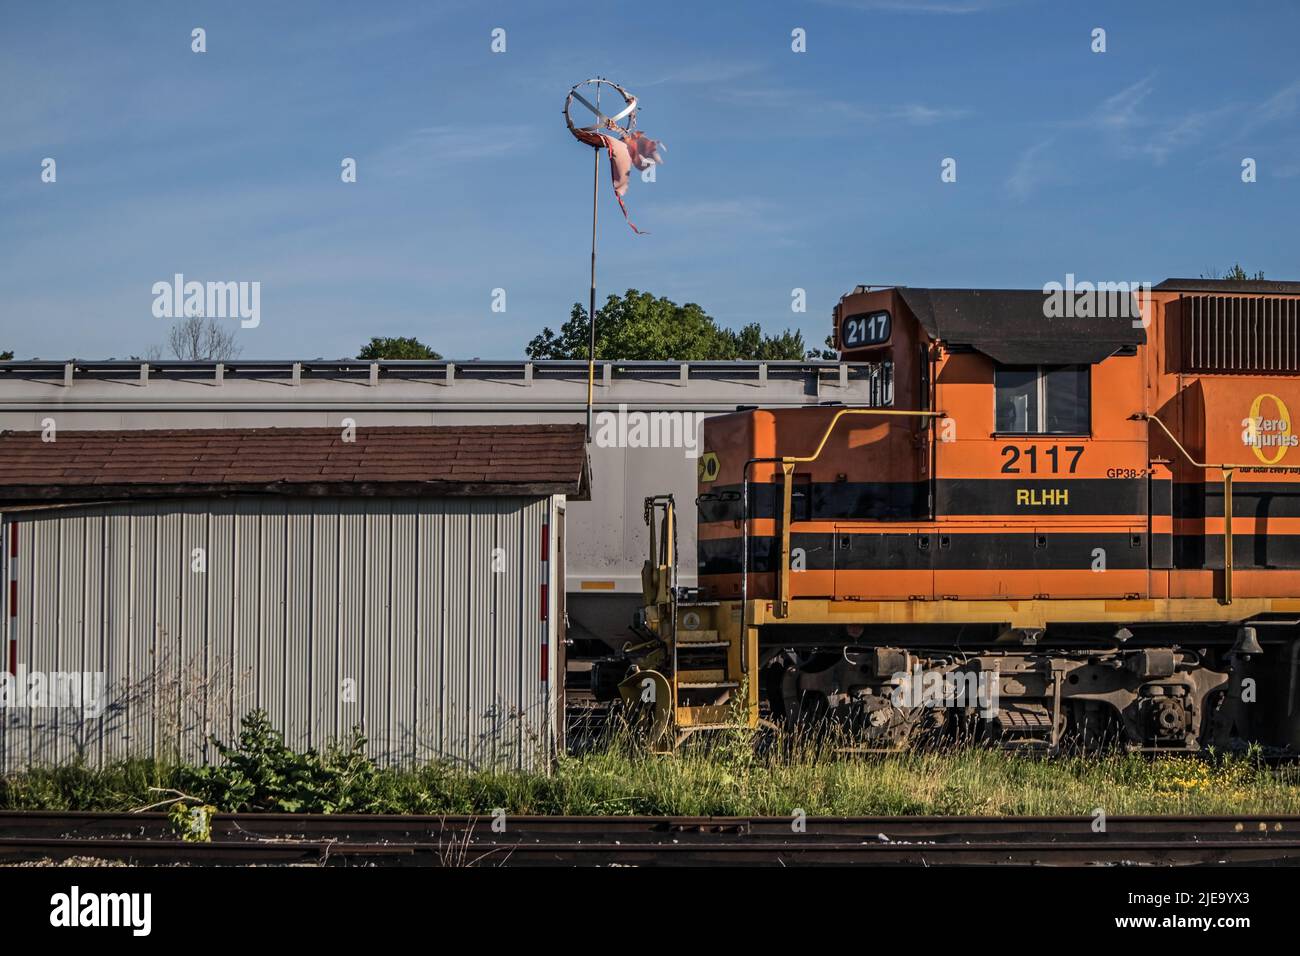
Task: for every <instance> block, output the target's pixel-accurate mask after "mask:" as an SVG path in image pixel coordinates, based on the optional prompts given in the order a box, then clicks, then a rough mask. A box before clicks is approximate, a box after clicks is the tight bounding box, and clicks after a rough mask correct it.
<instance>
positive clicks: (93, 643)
mask: <svg viewBox="0 0 1300 956" xmlns="http://www.w3.org/2000/svg"><path fill="white" fill-rule="evenodd" d="M566 428H568V429H569V430H572V429H571V427H566ZM436 430H437V429H428V431H436ZM577 432H578V435H579V439H581V430H580V429H578V430H577ZM137 434H139V433H137ZM59 444H62V442H60V443H59ZM2 445H3V442H0V446H2ZM576 454H577V455H579V456H581V457H582V458H585V452H584V451H583V449H582V445H581V441H579V444H578V445H577V448H576ZM50 460H53V459H52V458H51V459H50ZM30 464H31V463H30V462H29V463H28V467H30ZM571 464H572V462H570V463H569V464H566V465H565V468H566V469H569V470H572V469H571V468H569V465H571ZM5 469H6V465H5V464H4V463H3V462H0V485H4V484H5V483H6V482H9V481H10V479H12V478H13V475H9V476H8V477H6V475H5ZM579 470H581V468H580V469H579ZM29 477H30V476H29ZM10 486H11V487H13V483H12V482H10ZM82 494H83V496H89V495H90V494H91V492H90V491H89V490H83V492H82ZM564 500H565V499H564V496H563V495H562V494H546V495H542V494H537V493H533V494H529V495H495V496H481V495H480V496H448V495H445V494H432V495H430V494H424V495H411V494H407V495H404V496H403V495H398V494H393V493H389V494H383V493H379V494H376V493H375V490H374V489H372V490H370V491H369V492H368V493H365V494H359V495H354V496H340V495H336V494H315V495H304V494H294V493H289V494H284V493H281V494H274V495H271V494H244V495H228V496H222V497H215V496H206V497H193V496H189V497H179V498H157V499H148V500H127V501H114V502H93V503H71V502H69V503H66V504H45V505H43V506H39V507H34V508H33V507H29V508H21V509H19V508H15V507H14V506H12V505H10V506H8V510H6V511H5V512H4V513H3V516H2V517H0V530H2V531H3V539H2V540H3V541H4V542H5V545H6V547H5V548H4V553H5V576H6V577H8V578H11V579H12V581H13V582H14V583H13V585H12V587H11V588H9V589H6V591H5V592H4V601H3V603H4V616H5V617H4V619H5V620H7V621H8V622H9V625H10V637H11V638H12V639H13V640H14V643H13V644H12V645H11V648H10V650H11V655H12V656H11V658H10V662H9V664H10V669H12V670H15V671H16V672H18V673H19V674H20V675H30V674H31V673H33V672H37V673H40V674H42V675H47V676H48V675H54V674H81V673H82V672H85V673H89V674H100V675H102V684H101V685H100V688H99V693H98V694H91V695H87V699H83V700H80V701H73V699H72V698H71V697H69V698H67V699H65V700H64V701H63V703H64V704H69V703H76V704H79V706H48V705H50V704H55V703H59V701H56V700H50V699H47V700H46V701H44V704H45V706H36V707H33V706H8V707H4V708H3V709H0V767H3V768H5V769H14V768H17V767H22V766H26V765H30V764H45V763H62V762H67V761H69V760H73V759H84V760H86V761H87V762H89V763H91V764H92V765H93V764H99V763H101V762H102V761H105V760H111V759H115V758H120V757H124V756H128V755H156V756H163V757H170V756H178V757H180V758H182V759H187V760H203V759H210V758H211V757H212V756H213V750H212V748H211V745H210V744H209V743H208V738H209V736H210V735H213V734H215V735H217V736H218V737H219V738H221V739H225V740H229V739H231V738H232V737H233V736H234V734H235V731H236V729H237V725H238V721H239V718H240V717H241V716H242V715H243V714H245V713H247V712H248V711H250V710H253V709H255V708H262V709H265V710H266V711H267V712H268V713H269V714H270V716H271V719H272V721H273V723H275V724H276V726H278V727H280V728H281V729H283V730H284V731H285V733H286V739H287V740H288V741H289V743H290V744H292V745H293V746H295V747H305V746H316V747H320V746H323V745H325V744H327V743H328V742H329V741H331V740H335V739H341V738H345V737H346V736H347V735H348V733H349V731H350V728H352V727H353V726H356V725H359V726H361V727H362V729H363V730H364V732H365V733H366V735H367V736H368V738H369V741H370V743H369V746H370V750H371V753H372V754H374V755H375V756H376V757H377V758H378V759H380V760H382V761H383V762H386V763H397V762H402V763H411V762H423V761H428V760H431V759H446V760H451V761H454V762H457V763H462V764H470V765H477V766H482V765H509V766H530V765H534V764H536V763H537V762H539V761H544V760H545V759H547V758H548V757H549V756H550V755H551V754H553V753H554V752H555V748H556V747H557V746H558V745H559V744H560V737H561V720H562V704H563V701H562V693H563V688H562V683H563V682H562V674H563V658H562V654H560V653H558V650H559V646H560V645H559V641H560V639H561V637H562V631H561V629H560V624H561V623H562V619H563V611H562V593H563V590H562V585H561V584H560V583H559V579H558V577H557V571H558V567H559V565H560V563H561V562H560V561H559V560H558V558H559V555H558V553H557V547H556V546H557V540H558V539H559V536H560V526H561V523H562V521H563V512H564ZM7 656H9V655H7ZM51 679H53V678H51ZM47 683H48V681H47ZM28 686H29V689H30V688H31V686H32V685H30V683H29V684H28ZM88 686H89V685H88ZM11 687H12V681H11ZM30 698H31V695H30V694H28V700H27V701H25V702H26V703H35V701H33V700H31V699H30ZM10 703H11V704H12V703H13V701H10ZM96 711H99V712H98V713H97V712H96Z"/></svg>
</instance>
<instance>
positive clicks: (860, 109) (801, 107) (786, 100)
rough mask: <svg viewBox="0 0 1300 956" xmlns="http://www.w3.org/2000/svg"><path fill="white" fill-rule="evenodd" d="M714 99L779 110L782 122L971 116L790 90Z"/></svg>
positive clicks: (927, 121)
mask: <svg viewBox="0 0 1300 956" xmlns="http://www.w3.org/2000/svg"><path fill="white" fill-rule="evenodd" d="M715 96H716V98H717V99H719V100H722V101H723V102H727V103H731V104H733V105H735V106H739V107H746V106H747V107H751V108H755V109H764V110H772V111H780V112H781V113H783V114H784V116H785V118H786V119H798V118H800V117H803V118H824V117H827V116H834V117H835V118H836V119H841V120H851V121H853V122H855V123H887V122H903V123H907V124H908V125H911V126H930V125H932V124H934V123H939V122H944V121H946V120H953V119H961V118H962V117H965V116H969V115H971V114H970V111H969V110H965V109H954V108H951V107H936V106H928V105H926V104H924V103H901V104H898V105H894V106H881V105H878V104H871V103H854V102H852V101H850V100H845V99H837V98H834V97H826V96H823V95H820V94H818V93H815V92H813V91H811V90H798V89H792V88H790V87H744V88H736V89H726V90H721V91H718V92H717V93H716V94H715Z"/></svg>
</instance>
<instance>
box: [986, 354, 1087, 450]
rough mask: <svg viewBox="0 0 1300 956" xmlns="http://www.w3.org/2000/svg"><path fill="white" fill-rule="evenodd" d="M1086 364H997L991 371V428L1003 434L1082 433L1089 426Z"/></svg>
mask: <svg viewBox="0 0 1300 956" xmlns="http://www.w3.org/2000/svg"><path fill="white" fill-rule="evenodd" d="M1090 369H1091V367H1090V366H1088V365H999V366H997V368H996V369H995V370H994V373H993V390H994V395H995V398H994V403H995V404H994V409H995V412H996V415H995V419H996V424H995V426H994V427H995V428H996V429H997V432H998V433H999V434H1007V435H1086V434H1088V431H1089V429H1090V426H1091V421H1092V416H1091V404H1092V389H1091V382H1090V376H1089V373H1090Z"/></svg>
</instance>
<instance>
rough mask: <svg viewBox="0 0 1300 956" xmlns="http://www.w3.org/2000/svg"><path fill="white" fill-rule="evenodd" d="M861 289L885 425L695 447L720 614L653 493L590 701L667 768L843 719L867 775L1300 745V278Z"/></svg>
mask: <svg viewBox="0 0 1300 956" xmlns="http://www.w3.org/2000/svg"><path fill="white" fill-rule="evenodd" d="M1061 305H1062V299H1061V292H1060V291H1059V287H1058V290H1057V291H1054V292H1044V291H1042V290H985V289H919V288H910V287H881V286H859V287H857V288H855V289H854V290H853V291H852V292H850V293H848V294H846V295H845V296H843V297H842V298H841V300H840V302H839V304H838V305H837V306H836V308H835V310H834V323H835V325H834V328H835V331H834V337H835V340H836V342H835V344H836V346H837V348H838V349H839V350H840V352H841V355H842V357H843V358H844V360H846V361H862V362H870V363H875V364H877V365H878V366H879V377H880V380H881V381H882V382H883V383H884V387H883V388H881V389H880V390H879V392H878V395H877V396H876V397H874V398H873V400H872V401H871V402H870V403H869V404H867V405H854V406H847V405H842V404H838V403H831V404H826V405H817V406H808V407H802V408H770V409H765V408H762V407H740V408H738V409H737V410H736V411H735V413H733V414H728V415H723V416H718V417H715V418H711V419H709V420H708V421H707V422H706V423H705V425H704V437H703V454H702V455H701V456H700V459H699V464H698V497H697V498H696V500H695V503H694V504H695V507H696V509H697V515H696V517H697V520H698V537H697V540H696V541H695V542H694V547H695V548H696V550H697V560H698V587H693V588H687V587H683V586H680V585H679V583H678V581H677V579H676V569H677V567H678V563H679V557H678V545H679V542H678V540H677V537H678V536H677V509H678V508H679V507H682V504H681V503H679V502H677V501H676V500H675V499H674V498H673V497H672V496H668V495H662V496H656V497H653V498H648V499H647V500H646V502H645V519H646V521H647V523H648V524H650V527H651V536H650V542H651V543H650V551H651V553H650V556H649V560H648V561H647V562H646V565H645V569H644V572H643V582H642V583H643V590H644V594H643V604H644V606H643V607H642V609H641V610H640V611H639V612H638V614H637V617H636V620H635V622H634V624H633V628H632V630H633V636H632V637H631V639H630V640H629V641H628V642H627V644H626V645H625V646H624V647H623V649H622V652H621V653H619V654H616V655H613V656H610V657H607V658H605V659H602V660H600V661H598V662H597V663H596V665H595V667H594V668H593V675H592V681H593V689H594V691H595V693H596V694H597V696H598V697H600V698H605V699H611V700H622V701H623V702H625V703H626V704H628V705H633V706H640V707H643V708H646V707H648V709H649V710H650V713H651V715H652V718H651V719H652V727H653V731H652V733H653V736H654V739H655V741H656V743H657V745H659V746H662V747H672V746H673V745H675V744H676V743H679V742H681V741H682V740H683V739H685V738H686V737H687V736H689V735H691V734H693V733H696V732H700V731H707V730H717V729H722V728H727V727H735V726H747V727H755V726H758V725H759V724H773V725H786V726H793V727H799V726H807V725H813V726H824V725H826V723H827V722H834V723H837V724H839V725H841V726H843V727H846V728H849V729H851V730H852V732H853V733H854V734H856V735H858V737H859V739H860V740H861V744H862V746H863V747H864V748H867V749H875V748H880V749H890V748H896V747H899V746H904V745H906V744H908V743H909V742H911V741H916V740H918V739H924V738H926V737H928V736H934V735H940V736H943V735H950V734H972V735H974V736H975V737H977V738H978V739H983V740H988V741H992V742H995V743H997V744H999V745H1001V746H1006V747H1023V748H1037V749H1045V750H1057V749H1060V748H1062V747H1064V746H1072V745H1079V746H1122V747H1125V748H1129V749H1133V750H1143V751H1190V750H1199V749H1203V748H1209V747H1214V748H1223V749H1227V748H1233V747H1240V746H1243V745H1244V744H1246V743H1247V742H1257V743H1260V744H1264V745H1267V746H1269V747H1272V748H1277V749H1279V750H1284V751H1285V750H1294V749H1297V748H1300V450H1296V446H1297V445H1298V444H1300V428H1296V427H1295V425H1294V423H1293V421H1292V419H1291V415H1290V410H1291V409H1293V408H1295V409H1300V282H1237V281H1214V280H1184V279H1169V280H1166V281H1164V282H1162V283H1160V284H1159V285H1156V286H1154V287H1152V286H1146V287H1143V288H1139V289H1138V291H1137V292H1136V293H1133V294H1130V293H1128V292H1124V293H1122V294H1118V295H1117V294H1115V293H1113V292H1109V293H1104V294H1098V293H1097V292H1096V291H1095V290H1089V289H1085V288H1084V287H1082V286H1080V287H1078V288H1075V289H1071V290H1069V291H1067V292H1066V293H1065V302H1064V306H1065V307H1064V308H1062V307H1061Z"/></svg>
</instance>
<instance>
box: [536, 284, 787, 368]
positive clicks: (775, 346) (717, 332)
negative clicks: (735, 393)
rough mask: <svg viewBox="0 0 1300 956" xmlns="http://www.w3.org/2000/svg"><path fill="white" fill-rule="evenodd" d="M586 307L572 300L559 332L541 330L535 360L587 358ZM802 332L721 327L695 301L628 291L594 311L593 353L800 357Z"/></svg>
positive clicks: (688, 358)
mask: <svg viewBox="0 0 1300 956" xmlns="http://www.w3.org/2000/svg"><path fill="white" fill-rule="evenodd" d="M589 335H590V332H589V330H588V325H587V310H586V309H584V308H583V307H582V305H581V304H580V303H574V306H573V311H572V312H571V313H570V314H569V321H567V322H565V323H564V325H562V326H561V327H560V331H559V333H558V334H557V333H556V332H554V331H552V330H551V329H550V328H544V329H542V331H541V334H540V335H537V336H535V337H534V338H533V340H532V341H531V342H529V343H528V348H527V353H528V357H529V358H533V359H585V358H586V357H587V348H588V337H589ZM804 352H805V349H804V342H803V334H802V333H801V332H799V331H798V330H795V331H791V330H789V329H787V330H785V331H784V332H782V333H781V334H780V335H764V334H763V329H762V327H761V326H760V325H759V324H758V323H757V322H752V323H750V324H749V325H746V326H744V327H743V328H742V329H740V330H739V331H734V330H732V329H726V328H722V327H720V326H719V325H718V324H717V323H716V322H715V321H714V320H713V319H712V318H711V317H710V316H709V314H708V313H707V312H705V311H704V310H703V309H702V308H700V307H699V306H698V305H696V304H695V303H693V302H688V303H687V304H686V305H678V304H677V303H676V302H673V301H671V300H670V299H664V298H655V297H654V296H653V295H651V294H650V293H648V292H639V291H638V290H636V289H628V290H627V293H626V294H625V295H622V296H618V295H611V296H609V298H608V299H606V300H605V304H604V305H603V306H602V307H601V308H600V309H598V310H597V312H596V357H597V358H607V359H623V360H627V361H634V360H638V359H642V360H661V361H682V362H699V361H709V360H718V359H756V360H760V361H779V360H782V359H803V358H804Z"/></svg>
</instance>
